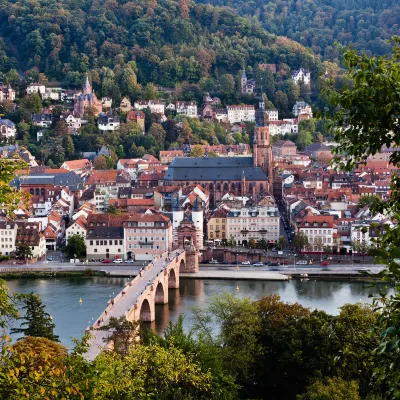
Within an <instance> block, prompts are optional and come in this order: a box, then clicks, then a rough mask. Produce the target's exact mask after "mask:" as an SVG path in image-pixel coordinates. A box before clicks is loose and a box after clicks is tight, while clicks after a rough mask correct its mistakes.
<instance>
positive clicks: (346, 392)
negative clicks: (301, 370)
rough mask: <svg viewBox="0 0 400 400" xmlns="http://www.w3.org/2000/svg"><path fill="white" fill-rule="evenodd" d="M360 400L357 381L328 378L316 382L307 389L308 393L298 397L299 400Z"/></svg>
mask: <svg viewBox="0 0 400 400" xmlns="http://www.w3.org/2000/svg"><path fill="white" fill-rule="evenodd" d="M344 399H346V400H360V399H361V398H360V396H359V394H358V385H357V382H355V381H350V382H349V381H344V380H343V379H341V378H336V377H335V378H327V379H326V380H325V381H316V382H314V383H313V384H312V385H310V386H309V387H308V388H307V392H306V393H305V394H303V395H300V396H297V400H344Z"/></svg>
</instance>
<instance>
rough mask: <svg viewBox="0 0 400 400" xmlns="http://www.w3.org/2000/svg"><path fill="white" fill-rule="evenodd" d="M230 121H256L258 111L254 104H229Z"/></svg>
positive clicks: (232, 122) (234, 122)
mask: <svg viewBox="0 0 400 400" xmlns="http://www.w3.org/2000/svg"><path fill="white" fill-rule="evenodd" d="M226 110H227V113H228V121H229V122H230V123H231V124H237V123H240V122H254V121H255V119H256V111H255V108H254V106H248V105H240V106H227V107H226Z"/></svg>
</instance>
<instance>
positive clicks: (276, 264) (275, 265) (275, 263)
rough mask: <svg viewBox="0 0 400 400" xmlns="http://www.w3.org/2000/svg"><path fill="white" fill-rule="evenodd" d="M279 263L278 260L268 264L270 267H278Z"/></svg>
mask: <svg viewBox="0 0 400 400" xmlns="http://www.w3.org/2000/svg"><path fill="white" fill-rule="evenodd" d="M279 265H280V264H279V263H278V262H272V263H271V264H269V266H270V267H279Z"/></svg>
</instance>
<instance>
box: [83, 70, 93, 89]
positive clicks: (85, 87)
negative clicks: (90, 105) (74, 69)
mask: <svg viewBox="0 0 400 400" xmlns="http://www.w3.org/2000/svg"><path fill="white" fill-rule="evenodd" d="M83 93H84V94H90V93H92V85H91V84H90V81H89V75H88V74H86V78H85V84H84V85H83Z"/></svg>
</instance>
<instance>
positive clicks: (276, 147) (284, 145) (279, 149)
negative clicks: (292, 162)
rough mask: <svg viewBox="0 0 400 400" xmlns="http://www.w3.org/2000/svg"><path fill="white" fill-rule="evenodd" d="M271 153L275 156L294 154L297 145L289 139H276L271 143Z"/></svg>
mask: <svg viewBox="0 0 400 400" xmlns="http://www.w3.org/2000/svg"><path fill="white" fill-rule="evenodd" d="M272 154H273V155H274V156H277V157H286V156H295V155H296V154H297V147H296V145H295V144H294V143H293V142H292V141H290V140H278V141H277V142H276V143H274V144H273V145H272Z"/></svg>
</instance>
